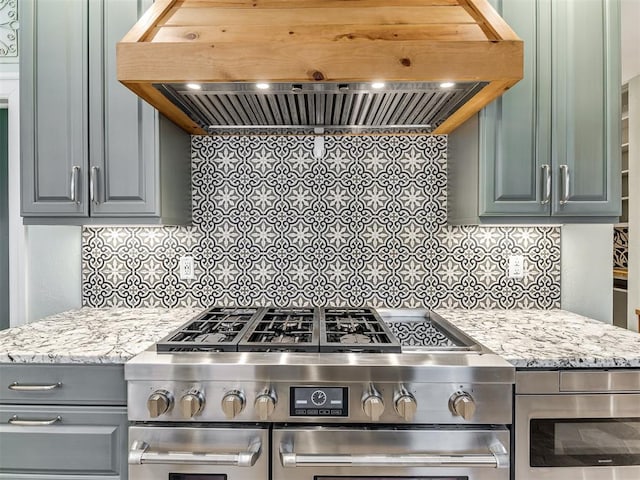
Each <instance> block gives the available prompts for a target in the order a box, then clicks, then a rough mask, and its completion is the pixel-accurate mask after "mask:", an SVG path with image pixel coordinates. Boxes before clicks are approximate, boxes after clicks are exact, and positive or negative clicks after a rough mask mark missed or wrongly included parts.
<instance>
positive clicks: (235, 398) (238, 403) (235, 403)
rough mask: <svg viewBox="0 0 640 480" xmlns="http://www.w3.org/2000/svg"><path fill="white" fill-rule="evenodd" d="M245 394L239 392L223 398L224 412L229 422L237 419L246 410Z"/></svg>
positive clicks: (232, 392)
mask: <svg viewBox="0 0 640 480" xmlns="http://www.w3.org/2000/svg"><path fill="white" fill-rule="evenodd" d="M244 404H245V402H244V394H243V393H242V392H240V391H238V390H233V391H230V392H227V393H225V395H224V397H222V402H221V406H222V411H223V412H224V416H225V417H227V418H228V419H229V420H231V419H232V418H235V417H236V416H237V415H238V414H239V413H240V412H242V410H243V409H244Z"/></svg>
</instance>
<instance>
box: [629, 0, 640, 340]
mask: <svg viewBox="0 0 640 480" xmlns="http://www.w3.org/2000/svg"><path fill="white" fill-rule="evenodd" d="M638 4H640V0H638ZM639 25H640V24H639ZM639 31H640V29H639ZM638 49H639V50H640V45H639V46H638ZM639 56H640V53H639ZM629 138H630V139H633V140H632V141H630V142H629V192H630V199H629V200H630V201H629V239H631V241H630V242H629V262H628V266H629V279H628V283H627V309H628V311H627V322H628V328H630V329H632V330H637V329H638V317H637V316H636V313H635V309H636V308H640V241H638V239H640V74H638V75H636V76H635V77H633V78H632V79H631V80H630V81H629Z"/></svg>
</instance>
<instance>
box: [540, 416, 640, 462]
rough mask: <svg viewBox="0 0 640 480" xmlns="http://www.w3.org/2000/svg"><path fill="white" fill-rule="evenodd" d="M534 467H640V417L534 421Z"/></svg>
mask: <svg viewBox="0 0 640 480" xmlns="http://www.w3.org/2000/svg"><path fill="white" fill-rule="evenodd" d="M529 432H530V441H529V445H530V452H529V453H530V456H529V458H530V466H532V467H591V466H606V467H613V466H625V465H640V418H613V419H611V418H604V419H603V418H595V419H560V418H547V419H532V420H531V425H530V430H529Z"/></svg>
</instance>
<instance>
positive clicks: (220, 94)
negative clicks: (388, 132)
mask: <svg viewBox="0 0 640 480" xmlns="http://www.w3.org/2000/svg"><path fill="white" fill-rule="evenodd" d="M117 62H118V79H119V80H120V81H121V82H122V83H123V84H124V85H126V86H127V87H129V88H130V89H131V90H133V91H134V92H135V93H136V94H138V95H139V96H141V97H142V98H144V99H145V100H146V101H148V102H149V103H151V104H152V105H153V106H155V107H156V108H158V109H159V110H160V111H161V112H162V113H164V114H165V115H166V116H167V117H169V118H170V119H172V120H173V121H174V122H176V123H177V124H178V125H180V126H181V127H182V128H184V129H185V130H186V131H187V132H189V133H194V134H204V133H212V132H217V131H219V130H225V129H237V128H243V127H244V128H252V127H260V128H278V129H296V128H318V127H322V128H329V129H332V128H333V129H343V130H349V131H351V130H355V131H377V130H380V129H396V130H398V131H405V130H407V129H409V128H418V129H422V131H429V132H433V133H449V132H451V131H452V130H454V129H455V128H456V127H457V126H458V125H460V124H461V123H463V122H464V121H465V120H466V119H467V118H469V117H470V116H471V115H473V114H474V113H476V112H477V111H478V110H480V109H481V108H482V107H483V106H485V105H486V104H487V103H489V102H491V101H492V100H493V99H495V98H496V97H498V96H500V95H501V94H502V93H503V92H504V91H506V90H507V89H508V88H510V87H511V86H513V85H514V84H515V83H517V82H518V81H519V80H520V79H521V78H522V76H523V43H522V40H520V39H519V38H518V37H517V35H516V34H515V33H514V32H513V31H512V30H511V28H509V26H508V25H507V24H506V23H505V22H504V20H503V19H502V18H501V17H500V16H498V15H497V13H496V12H495V10H493V8H492V7H491V6H490V5H489V4H488V3H487V0H397V1H393V2H389V1H388V0H301V1H291V0H156V2H155V3H154V4H153V6H152V7H151V8H150V9H149V10H148V11H147V12H146V13H145V14H144V15H143V16H142V18H141V19H140V21H139V22H138V23H137V24H136V25H135V26H134V27H133V28H132V29H131V31H130V32H129V33H128V34H127V35H126V36H125V37H124V38H123V39H122V41H121V42H119V43H118V46H117ZM372 82H380V83H383V84H384V86H383V87H382V88H373V86H372ZM442 82H453V83H454V86H453V87H447V88H443V87H441V86H440V84H441V83H442ZM258 83H267V84H268V85H269V88H266V89H259V88H257V86H256V85H257V84H258ZM188 84H197V85H199V86H200V87H201V88H200V89H197V90H195V89H192V88H189V87H188V86H187V85H188ZM378 87H379V85H378Z"/></svg>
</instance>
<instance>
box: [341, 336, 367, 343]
mask: <svg viewBox="0 0 640 480" xmlns="http://www.w3.org/2000/svg"><path fill="white" fill-rule="evenodd" d="M340 343H354V344H362V343H371V339H370V338H369V337H367V336H366V335H363V334H361V333H348V334H346V335H342V336H341V337H340Z"/></svg>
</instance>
